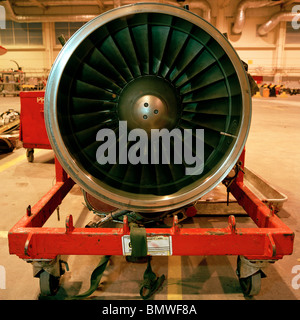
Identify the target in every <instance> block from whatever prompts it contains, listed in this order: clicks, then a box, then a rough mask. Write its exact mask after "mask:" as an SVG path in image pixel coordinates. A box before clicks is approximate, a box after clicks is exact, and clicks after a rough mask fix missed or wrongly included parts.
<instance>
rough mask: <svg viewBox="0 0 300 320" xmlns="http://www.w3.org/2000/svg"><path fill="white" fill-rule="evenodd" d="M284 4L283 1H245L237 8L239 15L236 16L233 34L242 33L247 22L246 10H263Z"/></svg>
mask: <svg viewBox="0 0 300 320" xmlns="http://www.w3.org/2000/svg"><path fill="white" fill-rule="evenodd" d="M280 3H282V1H273V0H252V1H249V0H243V1H241V2H240V3H239V5H238V7H237V13H236V16H235V21H234V25H233V27H232V32H233V33H235V34H239V33H241V32H242V30H243V27H244V25H245V20H246V10H247V9H253V8H261V7H266V6H273V5H277V4H280Z"/></svg>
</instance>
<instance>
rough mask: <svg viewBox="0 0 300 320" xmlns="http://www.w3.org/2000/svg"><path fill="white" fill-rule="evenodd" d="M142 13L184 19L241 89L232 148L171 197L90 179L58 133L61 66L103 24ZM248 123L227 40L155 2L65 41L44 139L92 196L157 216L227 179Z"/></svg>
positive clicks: (114, 13)
mask: <svg viewBox="0 0 300 320" xmlns="http://www.w3.org/2000/svg"><path fill="white" fill-rule="evenodd" d="M142 13H145V14H152V13H157V14H161V15H166V16H171V17H176V18H179V19H181V20H182V21H188V22H189V23H191V24H193V25H194V26H195V27H196V28H199V29H201V30H203V31H204V32H205V33H207V34H208V35H209V36H210V37H211V38H213V39H214V40H215V41H216V42H217V43H218V44H219V45H220V47H221V48H222V50H224V52H225V53H226V56H227V57H228V59H229V60H230V61H231V63H232V65H233V66H234V71H235V74H236V77H237V79H238V82H239V85H240V88H241V92H240V95H241V102H242V103H241V108H242V111H241V116H240V119H239V125H238V126H237V127H238V128H237V129H236V130H237V134H236V136H237V138H236V139H235V140H234V141H233V142H232V143H231V145H230V148H229V149H228V150H227V151H226V152H225V154H224V157H223V158H222V164H221V165H220V166H215V167H213V169H212V170H211V171H210V172H209V174H207V175H206V176H205V177H204V178H203V179H201V181H197V180H196V181H194V182H193V183H191V184H189V185H187V186H184V187H183V188H181V189H180V190H178V191H176V192H174V193H170V194H169V195H155V194H136V193H132V192H128V191H126V190H120V189H118V188H115V187H113V186H111V185H108V184H106V183H105V182H103V181H102V180H101V179H98V178H96V177H94V176H93V175H92V174H91V173H90V172H89V171H88V170H87V169H86V168H85V167H84V166H83V165H82V163H80V161H78V159H76V157H74V154H72V153H71V152H70V150H69V149H68V147H67V146H66V144H65V141H64V137H63V136H62V134H61V126H60V124H59V116H60V115H59V110H58V106H57V105H58V97H59V94H60V93H61V92H59V88H60V82H61V79H62V76H63V74H64V71H65V68H66V66H67V64H68V62H69V60H70V59H71V57H72V55H73V54H74V52H75V50H76V49H77V48H78V47H79V46H80V44H81V43H82V41H83V40H84V39H86V38H87V37H89V36H90V35H91V34H92V33H93V32H94V31H95V30H97V29H99V28H101V27H102V26H104V25H106V24H107V23H109V22H111V21H113V20H118V19H123V18H125V17H129V16H134V15H138V14H142ZM206 49H207V51H208V52H209V54H210V55H211V56H212V57H214V58H215V59H216V60H217V64H218V65H221V64H220V62H219V60H218V57H217V56H216V54H215V52H214V51H213V50H211V49H210V48H206ZM220 69H221V67H220ZM222 72H224V73H225V72H226V70H225V71H224V70H222ZM224 83H226V88H227V90H228V91H230V90H231V89H230V88H231V87H230V83H229V80H228V79H227V78H226V79H225V80H224ZM233 95H234V93H233V92H228V96H229V98H228V99H229V101H230V102H229V103H230V104H232V96H233ZM161 108H162V110H163V109H164V108H163V106H161ZM158 114H159V113H158ZM250 120H251V95H250V88H249V83H248V79H247V75H246V73H245V70H244V67H243V65H242V63H241V61H240V59H239V57H238V55H237V53H236V52H235V50H234V49H233V48H232V46H231V45H230V43H229V42H228V41H227V39H226V38H225V37H224V36H223V35H222V34H221V33H220V32H219V31H218V30H216V29H215V28H214V27H213V26H212V25H211V24H209V23H208V22H206V21H205V20H203V19H202V18H200V17H198V16H197V15H195V14H193V13H191V12H189V11H186V10H184V9H181V8H178V7H174V6H171V5H164V4H159V3H137V4H133V5H128V6H124V7H119V8H116V9H113V10H111V11H108V12H106V13H104V14H102V15H100V16H99V17H97V18H95V19H93V20H91V21H89V22H88V23H87V24H85V25H84V26H83V27H82V28H81V29H79V30H78V31H77V32H76V33H75V34H74V35H73V37H71V38H70V39H69V41H68V42H67V43H66V44H65V46H64V47H63V48H62V50H61V52H60V53H59V55H58V57H57V59H56V61H55V63H54V65H53V67H52V69H51V72H50V75H49V78H48V83H47V87H46V93H45V123H46V129H47V133H48V137H49V140H50V143H51V146H52V148H53V150H54V152H55V155H56V157H57V158H58V160H59V162H60V163H61V165H62V166H63V168H64V169H65V171H66V172H67V173H68V174H69V175H70V177H71V178H72V179H73V180H74V181H75V182H76V183H78V184H79V185H80V186H81V187H82V188H83V189H84V190H85V191H86V192H88V193H90V194H91V195H92V196H94V197H96V198H98V199H100V200H103V201H104V202H106V203H108V204H110V205H112V206H114V207H118V208H121V209H126V210H133V211H139V212H161V211H166V210H172V209H176V208H179V207H182V206H184V205H187V204H189V203H191V202H193V201H196V200H197V199H199V198H201V197H202V196H203V195H204V194H206V193H207V192H209V191H210V190H212V189H213V188H214V187H216V186H217V185H218V184H219V183H220V182H221V181H222V180H223V179H224V178H225V177H226V176H227V174H228V173H229V172H230V170H231V169H232V167H233V166H234V165H235V163H236V162H237V160H238V158H239V156H240V154H241V152H242V150H243V148H244V146H245V143H246V139H247V136H248V132H249V128H250ZM235 126H236V124H235ZM224 139H225V138H224Z"/></svg>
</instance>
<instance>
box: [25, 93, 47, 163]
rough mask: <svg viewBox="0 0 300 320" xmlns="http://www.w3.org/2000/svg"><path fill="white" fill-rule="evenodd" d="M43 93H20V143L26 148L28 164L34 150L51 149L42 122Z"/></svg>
mask: <svg viewBox="0 0 300 320" xmlns="http://www.w3.org/2000/svg"><path fill="white" fill-rule="evenodd" d="M44 95H45V91H23V92H20V99H21V117H20V141H22V142H23V147H24V148H26V149H27V150H26V155H27V159H28V161H29V162H33V159H34V149H36V148H38V149H51V145H50V142H49V139H48V135H47V131H46V127H45V121H44Z"/></svg>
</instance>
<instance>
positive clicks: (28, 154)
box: [26, 149, 34, 162]
mask: <svg viewBox="0 0 300 320" xmlns="http://www.w3.org/2000/svg"><path fill="white" fill-rule="evenodd" d="M26 157H27V161H28V162H33V160H34V150H33V149H27V151H26Z"/></svg>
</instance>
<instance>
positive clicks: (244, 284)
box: [239, 272, 261, 297]
mask: <svg viewBox="0 0 300 320" xmlns="http://www.w3.org/2000/svg"><path fill="white" fill-rule="evenodd" d="M239 281H240V285H241V288H242V290H243V293H244V294H245V295H246V296H249V297H251V296H255V295H257V294H259V292H260V288H261V273H260V272H257V273H255V274H253V275H252V276H249V277H247V278H240V279H239Z"/></svg>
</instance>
